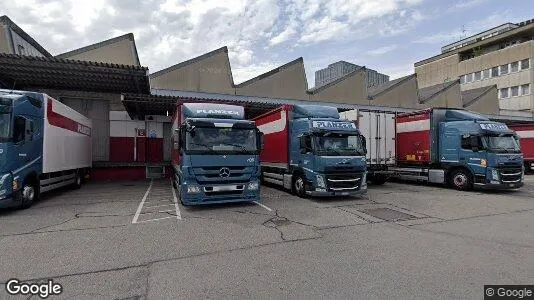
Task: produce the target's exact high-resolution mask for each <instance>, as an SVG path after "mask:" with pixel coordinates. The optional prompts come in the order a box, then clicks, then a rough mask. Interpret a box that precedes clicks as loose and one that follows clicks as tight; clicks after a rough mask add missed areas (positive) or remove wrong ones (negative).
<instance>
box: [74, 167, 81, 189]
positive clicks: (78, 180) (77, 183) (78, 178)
mask: <svg viewBox="0 0 534 300" xmlns="http://www.w3.org/2000/svg"><path fill="white" fill-rule="evenodd" d="M82 182H83V172H82V171H81V170H78V171H77V172H76V176H75V177H74V183H73V184H72V188H73V189H75V190H77V189H79V188H81V187H82Z"/></svg>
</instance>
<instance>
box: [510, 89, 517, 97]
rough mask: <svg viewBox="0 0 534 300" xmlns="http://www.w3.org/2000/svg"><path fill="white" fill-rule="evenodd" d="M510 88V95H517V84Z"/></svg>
mask: <svg viewBox="0 0 534 300" xmlns="http://www.w3.org/2000/svg"><path fill="white" fill-rule="evenodd" d="M510 90H511V91H512V97H517V96H519V86H513V87H511V88H510Z"/></svg>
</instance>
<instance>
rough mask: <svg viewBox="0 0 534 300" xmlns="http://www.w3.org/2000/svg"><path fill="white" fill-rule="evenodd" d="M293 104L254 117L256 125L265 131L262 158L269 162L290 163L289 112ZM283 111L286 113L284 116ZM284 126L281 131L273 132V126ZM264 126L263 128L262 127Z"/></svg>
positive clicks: (263, 160)
mask: <svg viewBox="0 0 534 300" xmlns="http://www.w3.org/2000/svg"><path fill="white" fill-rule="evenodd" d="M290 110H291V106H288V105H284V106H282V107H281V108H278V109H276V110H273V111H271V112H269V113H266V114H264V115H262V116H259V117H257V118H256V119H254V122H255V123H256V126H258V127H260V130H262V132H264V147H263V151H262V152H261V154H260V160H261V161H262V162H267V163H288V162H289V158H288V154H289V122H288V119H289V113H290ZM282 112H283V113H284V114H285V117H283V114H282ZM271 125H273V126H272V127H273V128H274V127H279V126H283V127H284V128H283V129H282V130H281V131H274V132H271V128H266V126H267V127H269V126H271ZM262 128H263V129H262Z"/></svg>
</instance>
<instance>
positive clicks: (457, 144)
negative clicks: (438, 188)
mask: <svg viewBox="0 0 534 300" xmlns="http://www.w3.org/2000/svg"><path fill="white" fill-rule="evenodd" d="M396 140H397V162H398V166H397V168H395V171H396V173H397V175H398V176H399V177H401V178H403V179H408V180H417V181H428V182H433V183H447V184H449V185H450V186H451V187H453V188H456V189H458V190H468V189H471V188H484V189H516V188H519V187H521V186H522V185H523V177H524V176H523V174H524V166H523V155H522V154H521V149H520V146H519V138H518V137H517V135H516V134H515V132H514V131H512V130H510V129H509V128H508V127H507V126H506V124H504V123H499V122H494V121H490V120H489V119H488V118H487V117H485V116H483V115H480V114H476V113H473V112H470V111H466V110H462V109H450V108H433V109H429V110H425V111H420V112H414V113H407V114H403V115H399V116H398V117H397V138H396Z"/></svg>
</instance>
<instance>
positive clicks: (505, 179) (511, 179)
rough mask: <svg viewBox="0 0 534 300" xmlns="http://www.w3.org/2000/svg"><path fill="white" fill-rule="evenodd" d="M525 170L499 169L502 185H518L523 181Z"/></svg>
mask: <svg viewBox="0 0 534 300" xmlns="http://www.w3.org/2000/svg"><path fill="white" fill-rule="evenodd" d="M522 173H523V169H521V168H517V167H515V168H501V169H499V177H500V178H501V182H502V183H516V182H519V181H521V175H522Z"/></svg>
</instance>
